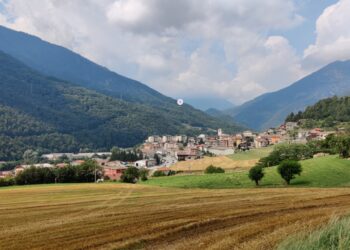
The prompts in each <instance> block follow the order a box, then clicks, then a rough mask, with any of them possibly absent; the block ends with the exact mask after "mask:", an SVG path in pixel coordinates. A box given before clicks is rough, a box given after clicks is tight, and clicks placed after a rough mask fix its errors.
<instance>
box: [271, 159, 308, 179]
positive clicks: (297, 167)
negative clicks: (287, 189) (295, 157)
mask: <svg viewBox="0 0 350 250" xmlns="http://www.w3.org/2000/svg"><path fill="white" fill-rule="evenodd" d="M277 171H278V173H279V174H280V175H281V177H282V178H283V179H284V180H285V181H286V183H287V185H289V184H290V181H291V180H293V179H294V178H295V176H296V175H300V174H301V172H302V167H301V164H300V163H299V162H297V161H291V160H286V161H283V162H282V163H281V164H280V165H279V166H278V168H277Z"/></svg>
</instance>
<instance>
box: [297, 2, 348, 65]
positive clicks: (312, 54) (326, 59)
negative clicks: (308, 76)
mask: <svg viewBox="0 0 350 250" xmlns="http://www.w3.org/2000/svg"><path fill="white" fill-rule="evenodd" d="M349 24H350V0H340V1H339V2H338V3H336V4H334V5H332V6H330V7H328V8H326V9H325V10H324V12H323V13H322V15H321V16H320V17H319V18H318V20H317V23H316V35H317V37H316V42H315V43H314V44H312V45H310V46H309V47H308V48H307V49H306V50H305V52H304V58H305V63H307V64H308V65H309V66H310V67H319V66H320V65H324V64H326V63H330V62H332V61H335V60H348V59H350V29H349Z"/></svg>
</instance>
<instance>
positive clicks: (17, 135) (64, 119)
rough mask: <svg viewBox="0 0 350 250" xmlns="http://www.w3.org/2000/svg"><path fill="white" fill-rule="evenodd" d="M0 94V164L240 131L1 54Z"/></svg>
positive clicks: (207, 118)
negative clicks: (166, 137)
mask: <svg viewBox="0 0 350 250" xmlns="http://www.w3.org/2000/svg"><path fill="white" fill-rule="evenodd" d="M0 88H1V91H0V160H13V159H18V158H20V157H21V156H22V154H23V152H24V151H25V150H26V149H28V148H32V149H38V150H40V151H42V152H49V151H64V152H67V151H79V150H80V149H81V148H89V149H91V150H109V149H110V148H111V147H113V146H120V147H130V146H134V145H135V144H138V143H140V142H142V141H143V140H144V139H145V138H146V137H147V136H148V135H150V134H176V133H184V134H189V135H191V134H197V133H203V132H208V131H211V130H213V129H217V128H219V127H222V128H224V129H227V130H228V131H235V130H237V129H238V127H236V126H234V125H230V124H228V123H225V122H221V121H218V120H216V119H215V118H212V117H210V116H208V115H205V114H204V113H202V112H199V111H198V112H197V111H195V112H193V113H191V112H184V111H183V110H181V109H182V107H180V106H178V112H175V111H174V112H172V113H162V112H158V110H157V109H156V108H152V107H150V106H145V105H142V104H137V103H130V102H125V101H122V100H120V99H116V98H113V97H110V96H107V95H103V94H100V93H97V92H95V91H93V90H88V89H85V88H83V87H80V86H78V85H74V84H71V83H68V82H64V81H62V80H58V79H55V78H50V77H46V76H43V75H41V74H39V73H37V72H36V71H33V70H32V69H30V68H28V67H27V66H25V65H24V64H22V63H20V62H18V61H17V60H15V59H13V58H12V57H10V56H8V55H6V54H4V53H0ZM192 110H194V109H192ZM184 113H185V114H184Z"/></svg>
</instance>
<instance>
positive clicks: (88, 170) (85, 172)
mask: <svg viewBox="0 0 350 250" xmlns="http://www.w3.org/2000/svg"><path fill="white" fill-rule="evenodd" d="M76 168H77V170H76V180H77V181H78V182H94V181H95V179H96V180H97V179H100V178H102V176H103V173H102V168H101V167H100V166H99V165H98V164H97V162H96V161H94V160H87V161H85V162H84V163H83V164H81V165H79V166H77V167H76Z"/></svg>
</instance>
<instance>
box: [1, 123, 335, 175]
mask: <svg viewBox="0 0 350 250" xmlns="http://www.w3.org/2000/svg"><path fill="white" fill-rule="evenodd" d="M332 133H335V131H323V130H322V129H320V128H314V129H302V128H300V127H299V125H298V123H297V122H286V123H285V124H283V125H281V126H280V127H278V128H270V129H268V130H266V131H264V132H261V133H254V132H252V131H244V132H242V133H238V134H225V133H224V131H223V130H222V129H218V131H217V134H216V135H205V134H201V135H199V136H197V137H190V136H186V135H175V136H172V135H152V136H149V137H148V138H147V139H146V140H145V142H144V143H143V144H141V145H140V146H139V147H138V148H137V149H133V150H134V151H133V152H131V151H130V152H129V151H128V150H127V149H125V150H126V151H128V153H130V154H134V155H135V157H136V158H134V159H131V160H120V159H118V160H113V159H112V154H113V152H96V153H76V154H75V153H50V154H44V155H42V156H41V157H40V162H39V160H37V162H32V163H31V164H19V165H17V166H16V167H15V168H14V169H13V170H7V171H0V178H4V177H8V176H16V175H17V174H18V173H19V172H21V171H23V170H24V169H26V168H29V167H31V166H35V167H39V168H55V167H56V168H62V167H65V166H67V165H68V164H70V165H72V166H78V165H81V164H83V163H84V162H85V161H86V160H87V159H92V160H94V161H95V162H96V163H97V164H98V166H99V167H101V168H102V169H103V177H104V178H105V179H108V180H120V178H121V176H122V174H123V173H124V171H125V170H126V169H127V168H128V167H130V166H134V167H136V168H139V169H141V168H145V169H148V171H150V173H151V174H152V173H153V172H155V171H158V172H163V173H164V174H166V175H167V174H168V173H169V172H171V168H170V167H171V166H173V165H175V164H176V163H177V162H179V161H193V160H197V159H200V158H203V157H205V156H209V157H211V156H220V155H232V154H235V153H236V152H242V151H247V150H251V149H258V148H263V147H269V146H272V145H276V144H279V143H301V144H305V143H307V142H308V141H310V140H323V139H325V138H326V137H327V136H328V135H329V134H332ZM118 150H121V151H123V150H124V149H118ZM112 151H113V150H112ZM125 159H126V158H125ZM34 161H35V160H34ZM5 163H6V162H0V164H5Z"/></svg>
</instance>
